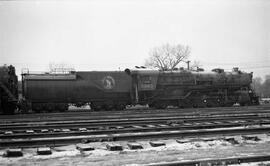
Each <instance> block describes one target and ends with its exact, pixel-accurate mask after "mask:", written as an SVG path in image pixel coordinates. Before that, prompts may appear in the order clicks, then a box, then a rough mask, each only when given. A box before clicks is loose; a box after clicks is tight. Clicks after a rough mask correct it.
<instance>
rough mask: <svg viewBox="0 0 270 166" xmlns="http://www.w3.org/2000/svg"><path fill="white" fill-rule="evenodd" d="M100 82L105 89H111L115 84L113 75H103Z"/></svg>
mask: <svg viewBox="0 0 270 166" xmlns="http://www.w3.org/2000/svg"><path fill="white" fill-rule="evenodd" d="M102 83H103V87H104V88H105V89H112V88H113V87H114V85H115V81H114V79H113V77H111V76H106V77H104V78H103V80H102Z"/></svg>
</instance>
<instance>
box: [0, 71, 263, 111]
mask: <svg viewBox="0 0 270 166" xmlns="http://www.w3.org/2000/svg"><path fill="white" fill-rule="evenodd" d="M0 70H3V68H1V69H0ZM3 71H4V70H3ZM14 71H15V69H14ZM12 78H13V79H15V78H17V77H15V76H14V74H12ZM13 79H11V80H13ZM5 80H9V79H8V78H7V77H1V84H0V85H2V84H3V83H4V82H5ZM16 81H17V80H13V81H10V80H9V81H6V83H7V84H5V85H8V86H7V87H9V88H8V89H9V90H10V91H12V92H11V94H14V95H10V96H9V95H8V94H10V93H8V92H5V93H4V95H3V96H9V97H8V98H9V99H8V100H7V99H6V98H7V97H2V94H3V93H2V91H3V90H5V88H3V87H2V86H1V103H2V104H1V106H2V109H3V110H4V112H6V113H13V112H14V111H13V110H14V106H12V107H10V105H9V104H8V105H7V103H15V102H16V101H18V98H17V96H18V95H17V86H16ZM251 83H252V73H245V72H242V71H240V70H239V69H238V68H234V69H233V71H232V72H225V71H224V70H223V69H213V70H212V71H211V72H199V71H190V70H173V71H158V70H146V69H143V70H141V69H136V70H130V69H126V70H125V71H78V72H75V71H72V72H69V73H62V74H59V73H58V74H51V73H43V74H31V73H24V74H22V98H21V99H20V100H19V102H18V103H19V104H17V105H18V106H19V108H20V109H22V110H24V111H25V112H28V111H29V110H32V111H34V112H40V111H48V112H50V111H53V110H59V111H65V110H67V108H68V106H69V105H70V104H73V105H76V106H82V105H85V104H89V105H90V107H91V109H93V110H96V111H98V110H113V109H116V110H123V109H125V108H126V106H127V105H135V104H142V105H146V104H148V105H149V107H152V108H157V109H161V108H166V107H167V106H175V107H181V108H186V107H220V106H232V105H233V104H235V103H239V104H240V105H258V104H259V100H258V96H256V94H255V92H254V91H253V89H252V88H251ZM9 84H11V85H9ZM12 96H13V97H12ZM2 98H5V99H4V100H2ZM3 101H4V102H3ZM7 101H8V102H7ZM7 107H8V108H9V109H7Z"/></svg>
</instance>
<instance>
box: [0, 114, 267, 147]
mask: <svg viewBox="0 0 270 166" xmlns="http://www.w3.org/2000/svg"><path fill="white" fill-rule="evenodd" d="M254 124H256V125H259V127H256V128H245V127H243V126H247V125H254ZM269 124H270V119H269V118H268V117H264V118H262V117H260V116H255V115H246V116H243V115H242V116H240V115H238V116H226V117H199V118H194V117H193V116H192V117H190V118H187V117H166V118H164V117H160V118H139V119H137V118H134V119H125V118H124V119H112V120H111V121H108V120H96V121H92V122H91V121H87V122H86V121H84V123H81V122H78V121H76V122H68V123H63V122H57V123H54V124H51V123H49V124H47V123H46V124H43V125H37V126H35V125H34V126H33V125H30V126H27V125H26V126H22V125H21V124H20V125H17V126H16V125H15V126H14V125H11V126H9V125H7V126H1V129H2V134H0V146H1V147H12V146H15V147H17V146H23V147H28V146H42V145H51V146H56V145H66V144H72V143H79V142H81V141H85V140H86V141H90V142H91V141H116V140H130V139H151V138H172V137H173V138H176V137H192V136H200V135H230V134H248V133H265V132H269V131H270V127H265V126H260V125H269ZM82 127H85V128H82ZM232 127H242V128H232ZM3 128H4V129H5V131H3ZM224 128H227V129H224ZM7 129H8V130H13V131H12V132H11V131H8V130H7Z"/></svg>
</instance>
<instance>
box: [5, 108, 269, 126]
mask: <svg viewBox="0 0 270 166" xmlns="http://www.w3.org/2000/svg"><path fill="white" fill-rule="evenodd" d="M241 108H242V107H241ZM228 109H229V108H228ZM253 109H254V108H253V107H252V109H251V108H249V109H248V110H242V109H239V108H234V109H233V110H226V111H216V110H214V109H213V110H203V111H202V110H201V109H196V110H194V109H190V110H188V111H184V112H183V111H179V110H172V109H169V110H155V111H153V110H151V111H143V112H142V111H136V112H123V111H122V112H117V111H116V112H83V113H77V114H74V113H73V112H72V113H65V114H60V113H51V114H36V115H34V116H33V115H32V114H30V115H15V116H0V125H5V124H12V123H14V124H15V123H19V122H22V123H23V122H25V123H29V122H32V123H35V122H44V123H45V122H52V121H60V120H63V121H64V120H66V121H68V120H70V121H72V120H74V121H75V120H76V121H78V120H91V119H117V118H138V117H142V115H143V116H144V117H167V116H168V115H171V116H183V117H184V116H196V117H198V116H203V117H205V116H226V115H228V116H231V115H234V114H236V115H237V114H245V113H246V114H261V115H267V114H268V113H270V108H269V109H262V110H253Z"/></svg>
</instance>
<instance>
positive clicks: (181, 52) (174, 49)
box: [145, 44, 190, 70]
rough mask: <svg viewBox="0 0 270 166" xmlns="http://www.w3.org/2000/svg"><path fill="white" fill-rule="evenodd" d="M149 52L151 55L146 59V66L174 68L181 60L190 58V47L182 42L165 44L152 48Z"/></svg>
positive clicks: (163, 68) (161, 68)
mask: <svg viewBox="0 0 270 166" xmlns="http://www.w3.org/2000/svg"><path fill="white" fill-rule="evenodd" d="M149 54H150V57H149V58H148V59H147V60H146V61H145V66H147V67H156V68H159V69H160V70H173V69H174V68H176V66H177V65H178V64H179V63H180V62H182V61H185V60H186V59H187V58H188V56H189V54H190V47H189V46H185V45H181V44H177V45H170V44H165V45H163V46H161V47H156V48H154V49H152V50H151V51H150V53H149Z"/></svg>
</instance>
